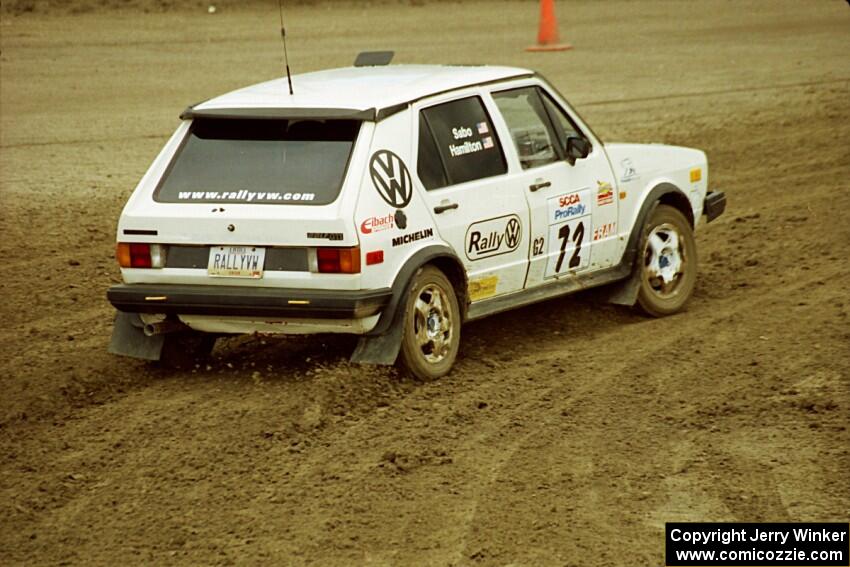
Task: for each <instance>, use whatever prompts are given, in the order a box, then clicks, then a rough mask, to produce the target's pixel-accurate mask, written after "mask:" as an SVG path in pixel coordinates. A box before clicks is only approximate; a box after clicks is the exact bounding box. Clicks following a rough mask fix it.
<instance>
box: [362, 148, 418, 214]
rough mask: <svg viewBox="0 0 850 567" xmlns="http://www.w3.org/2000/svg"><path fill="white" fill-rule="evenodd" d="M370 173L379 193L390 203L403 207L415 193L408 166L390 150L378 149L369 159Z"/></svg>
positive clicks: (393, 205) (396, 206) (399, 207)
mask: <svg viewBox="0 0 850 567" xmlns="http://www.w3.org/2000/svg"><path fill="white" fill-rule="evenodd" d="M369 174H370V175H371V176H372V183H373V184H374V185H375V189H376V190H377V191H378V195H380V196H381V198H382V199H383V200H384V201H386V202H387V204H388V205H390V206H392V207H395V208H397V209H403V208H404V207H406V206H407V204H408V203H410V197H411V196H412V195H413V182H412V181H411V180H410V172H409V171H407V166H406V165H404V162H403V161H402V160H401V158H400V157H398V156H397V155H396V154H394V153H393V152H391V151H389V150H378V151H377V152H375V153H374V154H372V159H370V160H369Z"/></svg>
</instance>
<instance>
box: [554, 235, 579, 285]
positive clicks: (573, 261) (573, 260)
mask: <svg viewBox="0 0 850 567" xmlns="http://www.w3.org/2000/svg"><path fill="white" fill-rule="evenodd" d="M558 238H560V239H561V253H560V254H559V255H558V262H557V263H556V264H555V273H556V274H557V273H559V272H560V271H561V266H562V265H563V263H564V256H566V254H567V243H568V242H569V240H570V225H569V224H565V225H564V226H562V227H561V228H560V230H558ZM582 240H584V222H579V223H578V226H576V229H575V232H573V244H575V249H573V254H572V256H570V261H569V263H568V264H567V267H568V268H570V269H572V268H575V267H578V265H579V264H581V242H582Z"/></svg>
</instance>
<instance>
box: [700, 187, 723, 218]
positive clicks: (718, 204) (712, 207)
mask: <svg viewBox="0 0 850 567" xmlns="http://www.w3.org/2000/svg"><path fill="white" fill-rule="evenodd" d="M725 210H726V193H724V192H723V191H709V192H708V193H707V194H706V196H705V201H703V205H702V213H703V214H704V215H705V216H706V222H711V221H713V220H714V219H716V218H717V217H719V216H720V215H722V214H723V211H725Z"/></svg>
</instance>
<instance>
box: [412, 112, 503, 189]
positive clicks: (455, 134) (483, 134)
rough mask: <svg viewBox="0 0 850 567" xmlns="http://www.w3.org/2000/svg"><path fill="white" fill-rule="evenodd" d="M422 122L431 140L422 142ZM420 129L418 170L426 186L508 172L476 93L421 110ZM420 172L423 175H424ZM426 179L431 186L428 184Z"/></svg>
mask: <svg viewBox="0 0 850 567" xmlns="http://www.w3.org/2000/svg"><path fill="white" fill-rule="evenodd" d="M423 122H424V123H425V124H427V126H428V129H429V130H430V133H431V134H433V138H432V139H431V140H430V141H429V140H425V141H424V142H423V139H422V136H423V135H424V134H423V133H422V132H423V131H426V130H424V129H423V128H422V127H421V125H422V123H423ZM419 132H420V134H419V158H418V159H419V164H418V165H417V171H418V172H419V176H420V179H421V180H422V183H423V184H424V185H425V187H426V188H427V189H437V188H439V187H444V186H445V185H446V184H452V185H454V184H456V183H464V182H466V181H473V180H475V179H482V178H485V177H492V176H494V175H501V174H503V173H507V171H508V165H507V162H506V161H505V156H504V154H503V153H502V147H501V145H499V139H498V138H497V137H496V133H495V132H494V131H493V124H492V122H490V117H489V116H487V111H486V110H484V105H483V104H482V102H481V99H480V98H479V97H477V96H472V97H469V98H462V99H460V100H453V101H451V102H447V103H445V104H439V105H437V106H432V107H429V108H426V109H424V110H422V112H421V114H420V128H419ZM428 143H432V144H436V151H437V156H439V158H440V162H441V163H440V166H441V167H442V168H443V169H444V172H443V177H442V182H441V181H440V179H439V175H438V174H435V173H433V168H435V167H436V163H437V162H435V160H434V159H433V156H429V152H430V151H432V150H429V149H428V147H427V146H428ZM423 159H425V160H428V159H430V163H428V164H427V165H423V164H422V160H423ZM423 168H424V169H423ZM423 173H425V174H426V176H425V177H423ZM429 175H430V177H428V176H429ZM426 179H427V181H426ZM429 182H430V183H432V184H433V185H432V186H429ZM440 183H442V184H440Z"/></svg>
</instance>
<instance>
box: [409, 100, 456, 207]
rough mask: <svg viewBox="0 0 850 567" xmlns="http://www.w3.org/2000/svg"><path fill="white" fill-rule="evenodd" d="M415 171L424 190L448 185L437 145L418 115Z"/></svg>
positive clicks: (422, 117)
mask: <svg viewBox="0 0 850 567" xmlns="http://www.w3.org/2000/svg"><path fill="white" fill-rule="evenodd" d="M416 171H417V173H418V174H419V179H420V180H421V181H422V185H424V186H425V189H427V190H429V191H430V190H431V189H439V188H440V187H445V186H446V185H448V184H449V183H448V180H447V179H446V170H445V168H444V167H443V159H442V158H441V157H440V154H439V152H438V151H437V144H435V143H434V137H433V136H432V135H431V128H429V127H428V123H427V122H425V117H424V116H423V115H422V114H421V113H420V114H419V157H418V158H417V159H416Z"/></svg>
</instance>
